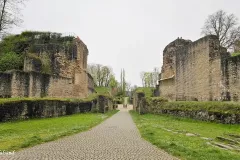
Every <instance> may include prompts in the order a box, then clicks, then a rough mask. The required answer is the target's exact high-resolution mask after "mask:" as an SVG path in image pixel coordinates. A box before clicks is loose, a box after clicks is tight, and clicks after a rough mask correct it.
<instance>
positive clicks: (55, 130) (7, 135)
mask: <svg viewBox="0 0 240 160" xmlns="http://www.w3.org/2000/svg"><path fill="white" fill-rule="evenodd" d="M116 112H117V111H115V110H114V111H110V112H107V113H105V114H100V113H85V114H75V115H71V116H64V117H57V118H46V119H32V120H28V121H15V122H7V123H0V150H5V151H13V150H19V149H21V148H25V147H30V146H34V145H36V144H40V143H43V142H48V141H53V140H56V139H58V138H60V137H63V136H68V135H72V134H74V133H78V132H82V131H86V130H88V129H90V128H92V127H93V126H96V125H97V124H99V123H100V122H102V121H103V120H105V119H106V118H108V117H110V116H112V115H113V114H115V113H116Z"/></svg>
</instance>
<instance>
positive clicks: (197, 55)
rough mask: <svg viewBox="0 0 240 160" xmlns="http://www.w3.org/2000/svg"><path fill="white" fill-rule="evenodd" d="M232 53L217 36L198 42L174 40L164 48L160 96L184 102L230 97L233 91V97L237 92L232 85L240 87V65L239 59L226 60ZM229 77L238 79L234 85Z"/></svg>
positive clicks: (219, 99)
mask: <svg viewBox="0 0 240 160" xmlns="http://www.w3.org/2000/svg"><path fill="white" fill-rule="evenodd" d="M229 56H230V54H229V53H228V52H227V50H226V49H225V48H223V47H221V46H220V45H219V42H218V39H217V37H216V36H206V37H203V38H201V39H199V40H197V41H195V42H191V41H189V40H183V39H177V40H175V41H173V42H172V43H170V44H169V45H168V46H167V47H166V48H165V49H164V55H163V67H162V73H161V76H160V80H159V84H160V85H159V90H160V91H159V92H160V96H163V97H166V98H168V99H169V100H183V101H222V100H229V98H228V94H229V93H230V92H233V93H231V97H233V94H236V93H238V92H236V91H234V89H233V88H237V89H238V88H239V87H240V85H239V83H238V82H239V76H236V75H238V74H235V73H236V72H237V70H236V69H235V71H233V70H234V69H233V68H236V66H239V59H237V58H236V60H235V61H234V63H233V61H232V60H230V59H229V60H226V59H228V58H229ZM223 65H224V66H223ZM226 65H229V67H228V66H227V67H226ZM233 66H234V67H233ZM230 68H231V69H230ZM228 70H229V71H228ZM226 71H227V72H228V73H226ZM226 76H228V77H229V80H230V79H234V78H231V77H235V80H234V81H237V82H234V84H233V82H232V81H231V82H230V81H229V84H228V80H226V79H228V78H226ZM236 79H238V80H236ZM228 85H230V86H228ZM228 88H229V89H228ZM230 88H232V89H230ZM228 92H229V93H228ZM235 97H236V96H235ZM231 100H234V99H233V98H232V99H231ZM235 100H236V99H235Z"/></svg>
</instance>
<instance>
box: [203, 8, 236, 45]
mask: <svg viewBox="0 0 240 160" xmlns="http://www.w3.org/2000/svg"><path fill="white" fill-rule="evenodd" d="M202 34H205V35H216V36H217V37H218V39H219V42H220V45H221V46H223V47H226V48H227V49H231V48H232V47H233V44H234V43H235V41H236V40H238V39H239V38H240V26H239V25H238V18H237V17H236V16H235V15H234V14H227V13H226V12H225V11H223V10H219V11H217V12H215V13H213V14H212V15H209V16H208V18H207V20H206V21H205V24H204V27H203V28H202Z"/></svg>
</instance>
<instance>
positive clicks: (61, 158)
mask: <svg viewBox="0 0 240 160" xmlns="http://www.w3.org/2000/svg"><path fill="white" fill-rule="evenodd" d="M0 159H1V160H2V159H3V157H1V156H0ZM5 159H12V160H15V159H17V160H34V159H36V160H47V159H49V160H52V159H56V160H82V159H83V160H85V159H86V160H88V159H95V160H130V159H132V160H138V159H142V160H143V159H146V160H147V159H148V160H157V159H164V160H170V159H174V157H172V156H170V155H168V154H167V153H166V152H164V151H162V150H159V149H158V148H157V147H155V146H153V145H151V144H150V143H149V142H147V141H145V140H143V139H142V138H141V137H140V134H139V132H138V130H137V128H136V126H135V124H134V122H133V120H132V118H131V116H130V114H129V113H128V109H123V108H122V107H121V106H120V112H118V113H117V114H115V115H114V116H112V117H111V118H109V119H107V120H106V121H104V122H103V123H101V124H100V125H98V126H96V127H94V128H92V129H91V130H89V131H86V132H82V133H79V134H76V135H73V136H69V137H65V138H62V139H59V140H56V141H53V142H48V143H44V144H41V145H37V146H35V147H32V148H28V149H24V150H22V151H19V152H17V153H15V155H14V156H9V157H5Z"/></svg>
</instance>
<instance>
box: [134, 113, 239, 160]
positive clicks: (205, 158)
mask: <svg viewBox="0 0 240 160" xmlns="http://www.w3.org/2000/svg"><path fill="white" fill-rule="evenodd" d="M131 115H132V117H133V119H134V121H135V123H136V125H137V127H138V129H139V131H140V133H141V135H142V137H143V138H145V139H146V140H148V141H149V142H151V143H152V144H154V145H156V146H157V147H159V148H162V149H164V150H165V151H167V152H168V153H170V154H172V155H174V156H176V157H179V158H181V159H188V160H238V159H240V153H239V152H238V153H237V152H234V151H227V150H223V149H220V148H217V147H214V146H211V145H209V144H207V142H208V141H207V140H204V139H201V138H200V137H208V138H213V139H215V138H216V137H217V136H226V135H227V134H231V133H232V134H238V135H239V134H240V125H226V124H217V123H210V122H202V121H197V120H192V119H188V118H179V117H174V116H167V115H153V114H145V115H139V114H137V113H136V112H134V111H131ZM164 128H166V129H170V130H172V131H177V132H182V133H195V134H199V135H200V136H196V137H189V136H186V135H185V134H179V133H178V134H176V133H173V132H169V131H166V130H164Z"/></svg>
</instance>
